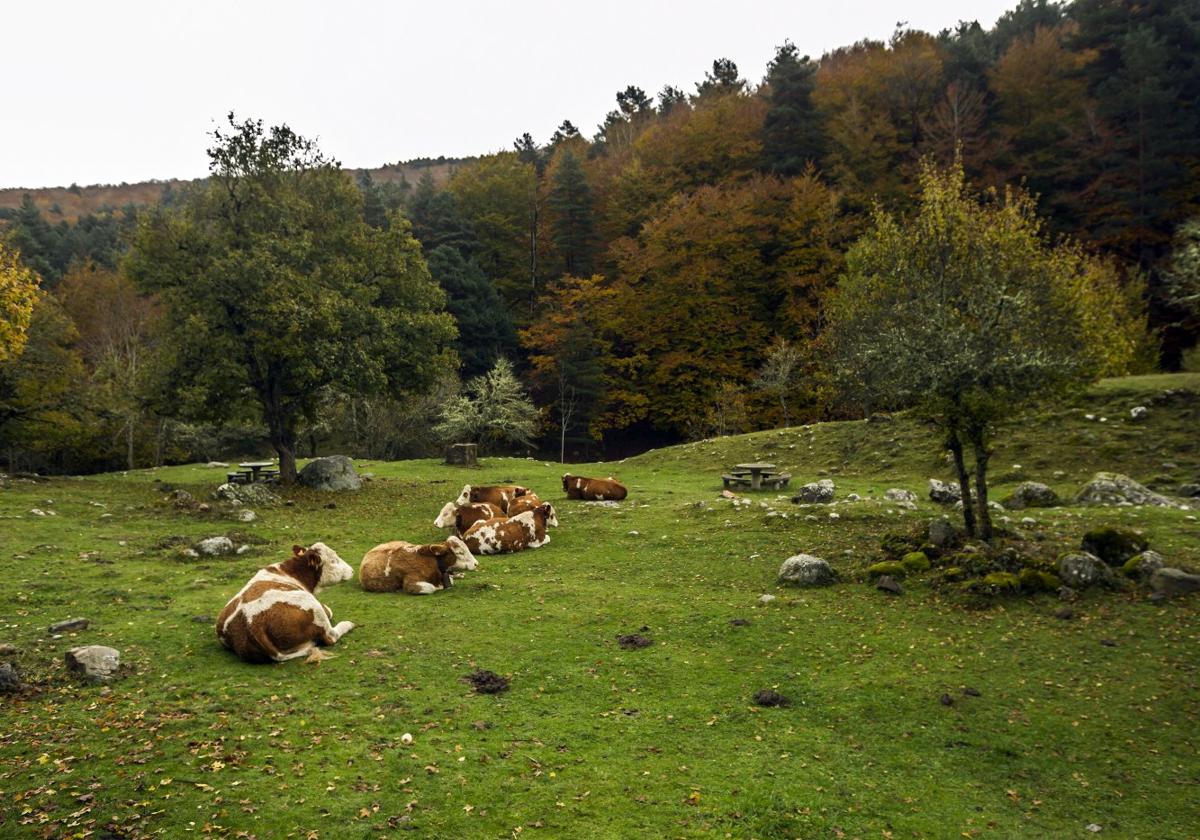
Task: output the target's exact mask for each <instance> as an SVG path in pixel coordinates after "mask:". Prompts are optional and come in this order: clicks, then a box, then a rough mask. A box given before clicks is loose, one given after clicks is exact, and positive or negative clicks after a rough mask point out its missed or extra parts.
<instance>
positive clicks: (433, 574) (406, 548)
mask: <svg viewBox="0 0 1200 840" xmlns="http://www.w3.org/2000/svg"><path fill="white" fill-rule="evenodd" d="M477 568H479V561H478V560H476V559H475V558H474V557H473V556H472V554H471V552H470V551H469V550H468V549H467V545H466V543H464V542H463V541H462V540H460V539H459V538H458V537H449V538H447V540H446V541H445V542H441V543H430V544H429V545H413V544H412V543H410V542H404V541H403V540H396V541H394V542H387V543H383V544H382V545H377V546H375V547H374V548H372V549H371V550H370V551H368V552H367V553H366V554H365V555H364V556H363V559H362V564H361V565H359V567H358V582H359V584H360V585H361V586H362V588H363V589H365V590H366V591H367V592H396V591H403V592H407V593H408V594H409V595H431V594H433V593H434V592H437V591H438V590H439V589H449V588H450V585H451V584H452V583H453V582H454V578H453V576H452V575H451V574H450V573H451V572H470V571H474V570H475V569H477Z"/></svg>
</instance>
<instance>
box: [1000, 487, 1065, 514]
mask: <svg viewBox="0 0 1200 840" xmlns="http://www.w3.org/2000/svg"><path fill="white" fill-rule="evenodd" d="M1058 504H1059V498H1058V494H1057V493H1055V492H1054V491H1053V490H1051V489H1050V488H1049V487H1047V486H1046V485H1045V484H1040V483H1038V482H1036V481H1022V482H1021V483H1020V484H1018V485H1017V488H1016V489H1015V490H1013V492H1012V495H1011V496H1009V497H1008V498H1007V499H1005V500H1004V506H1005V507H1006V508H1008V509H1009V510H1024V509H1025V508H1045V507H1055V506H1056V505H1058Z"/></svg>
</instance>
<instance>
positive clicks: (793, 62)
mask: <svg viewBox="0 0 1200 840" xmlns="http://www.w3.org/2000/svg"><path fill="white" fill-rule="evenodd" d="M816 72H817V65H816V63H815V62H813V61H811V60H809V57H808V56H804V57H803V58H801V57H800V52H799V50H797V49H796V45H795V44H793V43H792V42H791V41H785V42H784V43H783V45H782V46H779V47H777V48H776V50H775V57H774V58H773V59H772V60H771V63H770V64H768V65H767V78H766V87H767V90H768V94H767V96H768V101H769V102H770V107H769V109H768V110H767V115H766V118H765V119H764V121H763V163H764V166H765V168H766V169H767V171H770V172H775V173H776V174H779V175H799V174H800V173H801V172H803V171H804V168H805V166H806V165H807V164H809V163H810V162H816V161H819V160H820V159H821V156H822V155H823V154H824V153H825V133H824V131H823V129H822V125H821V117H820V115H819V114H818V112H817V108H816V106H815V105H813V101H812V93H813V89H814V87H815V80H814V77H815V75H816Z"/></svg>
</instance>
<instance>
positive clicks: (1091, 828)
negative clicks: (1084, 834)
mask: <svg viewBox="0 0 1200 840" xmlns="http://www.w3.org/2000/svg"><path fill="white" fill-rule="evenodd" d="M1083 830H1084V831H1090V832H1092V834H1096V833H1098V832H1101V831H1103V830H1104V828H1103V827H1102V826H1099V825H1097V824H1096V823H1088V824H1087V825H1086V826H1084V828H1083Z"/></svg>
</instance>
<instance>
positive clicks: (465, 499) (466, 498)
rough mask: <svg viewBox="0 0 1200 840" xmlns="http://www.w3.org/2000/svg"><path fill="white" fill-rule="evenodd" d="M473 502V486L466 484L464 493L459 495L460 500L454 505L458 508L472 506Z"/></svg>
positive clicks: (456, 500)
mask: <svg viewBox="0 0 1200 840" xmlns="http://www.w3.org/2000/svg"><path fill="white" fill-rule="evenodd" d="M470 502H471V485H470V484H464V485H463V489H462V492H461V493H459V494H458V498H457V499H455V500H454V504H455V505H458V506H462V505H466V504H470Z"/></svg>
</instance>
